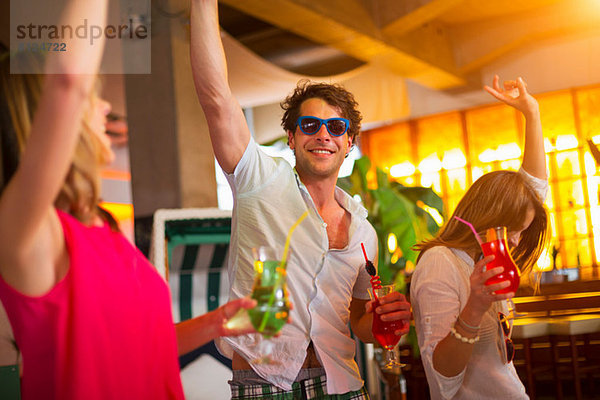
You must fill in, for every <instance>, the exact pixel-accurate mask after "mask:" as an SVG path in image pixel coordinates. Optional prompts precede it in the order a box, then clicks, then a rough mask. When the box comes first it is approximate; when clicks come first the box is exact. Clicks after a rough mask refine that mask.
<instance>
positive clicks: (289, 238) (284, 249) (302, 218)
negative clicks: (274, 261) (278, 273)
mask: <svg viewBox="0 0 600 400" xmlns="http://www.w3.org/2000/svg"><path fill="white" fill-rule="evenodd" d="M307 216H308V210H306V211H304V213H303V214H302V215H301V216H300V218H298V220H297V221H296V222H294V225H292V227H291V228H290V230H289V232H288V234H287V237H286V238H285V245H284V246H283V257H282V258H281V268H285V267H284V266H283V265H284V264H283V262H284V260H287V253H288V251H289V249H290V240H291V239H292V233H293V232H294V230H296V228H297V227H298V225H300V222H302V220H304V218H306V217H307Z"/></svg>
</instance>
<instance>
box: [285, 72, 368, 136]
mask: <svg viewBox="0 0 600 400" xmlns="http://www.w3.org/2000/svg"><path fill="white" fill-rule="evenodd" d="M314 98H317V99H322V100H324V101H325V102H326V103H327V104H329V105H330V106H333V107H335V108H338V109H339V111H340V113H341V116H342V117H343V118H347V119H348V120H350V126H349V127H348V132H347V133H348V136H349V137H351V138H352V143H355V142H356V138H357V137H358V135H359V133H360V121H361V120H362V115H361V114H360V111H358V103H357V102H356V100H355V99H354V95H353V94H352V93H350V92H349V91H347V90H346V89H345V88H344V87H343V86H342V85H339V84H329V83H316V82H311V81H310V80H308V79H303V80H301V81H299V82H298V85H297V86H296V89H294V92H293V93H292V94H290V95H289V96H288V97H286V98H285V100H284V101H283V102H281V104H280V105H281V108H282V109H283V110H284V113H283V117H282V118H281V126H282V127H283V129H285V131H286V132H288V131H290V132H294V131H295V130H296V121H297V120H298V118H299V117H300V106H301V105H302V103H303V102H304V101H306V100H308V99H314Z"/></svg>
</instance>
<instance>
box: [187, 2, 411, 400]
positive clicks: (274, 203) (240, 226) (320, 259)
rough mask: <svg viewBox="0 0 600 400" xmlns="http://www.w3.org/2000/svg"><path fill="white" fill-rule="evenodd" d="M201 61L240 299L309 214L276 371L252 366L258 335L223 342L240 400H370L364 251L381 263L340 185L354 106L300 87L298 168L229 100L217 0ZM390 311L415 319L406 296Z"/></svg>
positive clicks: (202, 30) (293, 259) (199, 38)
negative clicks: (358, 343) (363, 359)
mask: <svg viewBox="0 0 600 400" xmlns="http://www.w3.org/2000/svg"><path fill="white" fill-rule="evenodd" d="M191 58H192V69H193V74H194V82H195V84H196V91H197V93H198V98H199V100H200V103H201V105H202V108H203V110H204V114H205V116H206V119H207V122H208V127H209V131H210V137H211V141H212V145H213V150H214V152H215V156H216V158H217V161H218V162H219V165H220V166H221V168H222V169H223V171H224V172H225V174H226V176H227V179H228V181H229V184H230V186H231V187H232V191H233V195H234V211H233V219H232V234H231V246H230V249H231V250H230V254H229V265H228V268H229V278H230V279H229V281H230V283H231V289H230V297H231V298H238V297H242V296H247V295H248V294H249V293H250V292H251V288H252V283H253V259H252V253H251V249H252V248H253V247H256V246H260V245H268V246H271V247H275V248H276V249H278V250H279V252H280V253H282V252H283V247H284V243H285V239H286V235H287V233H288V231H289V229H290V228H291V227H292V225H294V223H295V222H296V221H297V220H298V218H299V217H300V216H301V215H302V214H303V213H304V212H305V211H306V210H308V211H309V214H308V217H307V218H306V219H305V220H303V221H302V223H301V224H300V225H299V226H298V227H297V229H296V230H295V231H294V234H293V236H292V238H291V244H290V253H289V258H288V262H287V278H288V279H287V283H288V291H289V296H290V300H291V302H292V303H293V310H292V311H291V322H290V323H288V324H286V325H285V326H284V327H283V329H282V330H281V336H280V337H279V338H276V339H274V340H273V345H274V350H273V352H272V357H273V358H275V361H276V362H278V364H277V365H260V364H259V365H256V364H253V365H250V364H249V363H248V362H247V360H252V359H255V358H257V356H258V354H256V346H255V336H250V335H247V336H241V337H238V338H233V339H225V340H223V341H221V342H220V343H219V347H220V350H221V351H222V352H223V353H224V354H225V355H226V356H228V357H230V358H232V364H233V369H234V371H233V379H232V380H231V381H230V385H231V391H232V398H233V399H248V398H252V399H261V398H262V399H271V398H274V397H277V398H282V399H288V398H289V399H292V398H306V399H314V398H319V399H329V398H345V399H368V398H369V397H368V393H367V392H366V389H365V388H364V382H363V380H362V379H361V377H360V373H359V370H358V366H357V364H356V362H355V360H354V356H355V343H354V340H353V339H352V337H351V334H350V327H349V326H348V325H349V324H348V323H350V325H351V327H352V332H353V333H354V334H355V335H356V336H358V337H359V338H360V339H361V340H362V341H364V342H372V343H374V342H375V338H374V337H373V335H372V333H371V324H372V312H373V310H372V303H371V302H370V301H369V300H368V299H369V296H368V292H367V288H368V287H370V282H369V280H370V276H369V275H368V273H367V272H366V270H365V268H364V266H365V262H364V257H363V254H362V250H361V243H364V245H365V248H366V251H367V254H368V255H369V256H370V258H371V259H372V260H374V261H376V260H377V252H378V249H377V236H376V233H375V230H374V229H373V227H372V226H371V225H370V224H369V222H368V221H367V219H366V217H367V211H366V210H365V209H364V207H362V206H361V205H360V204H359V203H358V202H356V201H355V200H354V199H353V198H352V197H351V196H349V195H348V194H347V193H345V192H344V191H343V190H341V189H340V188H338V187H337V186H336V182H337V176H338V173H339V170H340V167H341V165H342V163H343V161H344V158H345V157H346V155H347V154H348V153H349V152H350V150H351V148H352V146H353V144H354V141H355V139H356V137H357V136H358V134H359V131H360V121H361V115H360V113H359V111H358V110H357V103H356V101H355V100H354V97H353V96H352V94H351V93H349V92H348V91H346V90H345V89H344V88H342V87H341V86H339V85H330V84H321V83H311V82H308V81H301V82H299V84H298V86H297V87H296V88H295V90H294V92H293V93H292V94H291V95H290V96H288V98H286V99H285V101H284V102H283V103H282V108H283V110H284V115H283V118H282V126H283V128H284V130H285V132H286V133H287V135H288V144H289V146H290V148H291V149H292V150H293V151H294V154H295V158H296V165H295V168H292V167H291V166H290V165H289V164H288V163H287V162H286V161H285V160H283V159H281V158H273V157H270V156H268V155H266V154H265V153H264V152H263V151H261V150H260V149H259V147H258V145H257V144H256V142H255V141H254V140H253V138H252V136H251V134H250V131H249V129H248V125H247V123H246V120H245V118H244V114H243V112H242V110H241V108H240V106H239V104H238V103H237V101H236V100H235V98H234V96H233V94H232V93H231V89H230V88H229V85H228V82H227V67H226V63H225V56H224V51H223V47H222V43H221V40H220V33H219V25H218V15H217V0H192V9H191ZM380 301H381V304H382V305H381V306H380V307H378V308H377V310H376V311H377V312H378V313H380V314H383V319H384V320H399V319H403V320H409V319H410V305H409V304H408V303H407V302H406V300H405V298H404V296H402V295H401V294H399V293H393V294H390V295H388V296H386V297H385V298H381V299H380ZM407 326H408V324H407ZM407 330H408V329H406V330H403V331H398V332H396V333H397V334H405V333H407ZM340 395H341V396H340ZM338 396H339V397H338Z"/></svg>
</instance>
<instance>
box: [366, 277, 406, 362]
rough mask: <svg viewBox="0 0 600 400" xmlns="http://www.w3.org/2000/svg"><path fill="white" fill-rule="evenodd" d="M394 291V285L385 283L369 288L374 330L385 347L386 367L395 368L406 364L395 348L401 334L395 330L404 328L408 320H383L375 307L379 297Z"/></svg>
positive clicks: (374, 334) (376, 336)
mask: <svg viewBox="0 0 600 400" xmlns="http://www.w3.org/2000/svg"><path fill="white" fill-rule="evenodd" d="M393 291H394V285H383V286H381V287H379V288H369V295H370V296H371V300H374V303H373V325H372V328H371V329H372V332H373V336H375V339H377V342H379V344H380V345H381V347H383V348H384V349H385V354H386V360H385V365H384V366H383V368H384V369H395V368H398V367H404V365H405V364H402V363H400V361H399V360H398V357H397V356H396V353H395V351H394V348H395V347H396V345H397V344H398V342H399V341H400V336H399V335H396V334H395V333H394V332H395V331H397V330H402V329H404V327H405V325H406V322H405V321H404V320H396V321H383V320H382V319H381V314H377V313H376V312H375V309H376V308H377V307H379V305H380V303H379V298H381V297H384V296H386V295H388V294H390V293H392V292H393Z"/></svg>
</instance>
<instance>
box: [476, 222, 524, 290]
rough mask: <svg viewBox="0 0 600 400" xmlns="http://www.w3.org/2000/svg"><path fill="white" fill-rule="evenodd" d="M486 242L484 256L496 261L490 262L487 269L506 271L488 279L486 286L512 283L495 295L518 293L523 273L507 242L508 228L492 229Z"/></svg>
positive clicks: (487, 234)
mask: <svg viewBox="0 0 600 400" xmlns="http://www.w3.org/2000/svg"><path fill="white" fill-rule="evenodd" d="M485 236H486V241H485V242H484V243H482V244H481V249H482V250H483V254H484V255H485V256H486V257H487V256H490V255H493V256H494V257H495V258H494V260H492V261H490V262H489V263H488V264H487V266H486V269H491V268H496V267H503V268H504V271H502V272H501V273H499V274H498V275H494V276H493V277H491V278H490V279H488V280H487V281H486V282H485V284H486V285H493V284H494V283H498V282H502V281H506V280H508V281H510V285H509V286H508V287H506V288H504V289H500V290H496V291H495V293H497V294H503V293H509V292H516V291H517V289H518V288H519V282H520V276H521V273H520V272H519V269H518V268H517V266H516V264H515V262H514V260H513V258H512V256H511V255H510V251H509V250H508V245H507V242H506V227H504V226H501V227H497V228H490V229H488V230H487V231H486V234H485Z"/></svg>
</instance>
